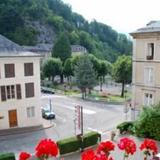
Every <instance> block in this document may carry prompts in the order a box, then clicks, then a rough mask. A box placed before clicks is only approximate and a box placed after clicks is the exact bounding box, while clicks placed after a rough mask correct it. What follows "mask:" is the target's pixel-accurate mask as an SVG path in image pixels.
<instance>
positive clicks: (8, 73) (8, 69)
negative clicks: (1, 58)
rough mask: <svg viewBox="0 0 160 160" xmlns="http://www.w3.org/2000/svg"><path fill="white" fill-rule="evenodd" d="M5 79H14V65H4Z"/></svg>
mask: <svg viewBox="0 0 160 160" xmlns="http://www.w3.org/2000/svg"><path fill="white" fill-rule="evenodd" d="M5 77H6V78H10V77H15V69H14V64H5Z"/></svg>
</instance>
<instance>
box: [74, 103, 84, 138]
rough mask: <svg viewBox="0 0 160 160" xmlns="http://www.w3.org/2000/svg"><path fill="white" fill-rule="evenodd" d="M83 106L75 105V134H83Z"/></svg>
mask: <svg viewBox="0 0 160 160" xmlns="http://www.w3.org/2000/svg"><path fill="white" fill-rule="evenodd" d="M82 112H83V108H82V106H75V134H76V135H82V134H83V115H82V114H83V113H82Z"/></svg>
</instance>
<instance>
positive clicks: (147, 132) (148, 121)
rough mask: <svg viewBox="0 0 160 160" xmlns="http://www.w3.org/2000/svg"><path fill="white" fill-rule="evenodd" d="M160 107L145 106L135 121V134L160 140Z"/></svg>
mask: <svg viewBox="0 0 160 160" xmlns="http://www.w3.org/2000/svg"><path fill="white" fill-rule="evenodd" d="M159 122H160V108H158V107H155V106H152V107H147V108H144V109H143V111H142V113H141V114H140V117H139V119H138V120H137V121H136V122H135V124H134V128H135V134H136V135H137V136H140V137H145V138H153V139H156V140H160V125H159Z"/></svg>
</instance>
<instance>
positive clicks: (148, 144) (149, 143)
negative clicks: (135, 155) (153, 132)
mask: <svg viewBox="0 0 160 160" xmlns="http://www.w3.org/2000/svg"><path fill="white" fill-rule="evenodd" d="M140 150H141V151H144V154H145V155H149V156H150V152H152V155H155V154H157V153H158V148H157V145H156V142H155V141H154V140H152V139H145V140H144V141H143V142H142V144H141V145H140Z"/></svg>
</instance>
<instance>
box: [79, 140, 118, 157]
mask: <svg viewBox="0 0 160 160" xmlns="http://www.w3.org/2000/svg"><path fill="white" fill-rule="evenodd" d="M114 148H115V145H114V144H113V143H112V142H111V141H104V142H101V143H100V144H99V145H98V148H97V150H96V151H95V152H94V151H93V150H87V151H85V152H84V153H83V154H82V156H81V157H82V160H113V158H112V157H110V151H113V150H114Z"/></svg>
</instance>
